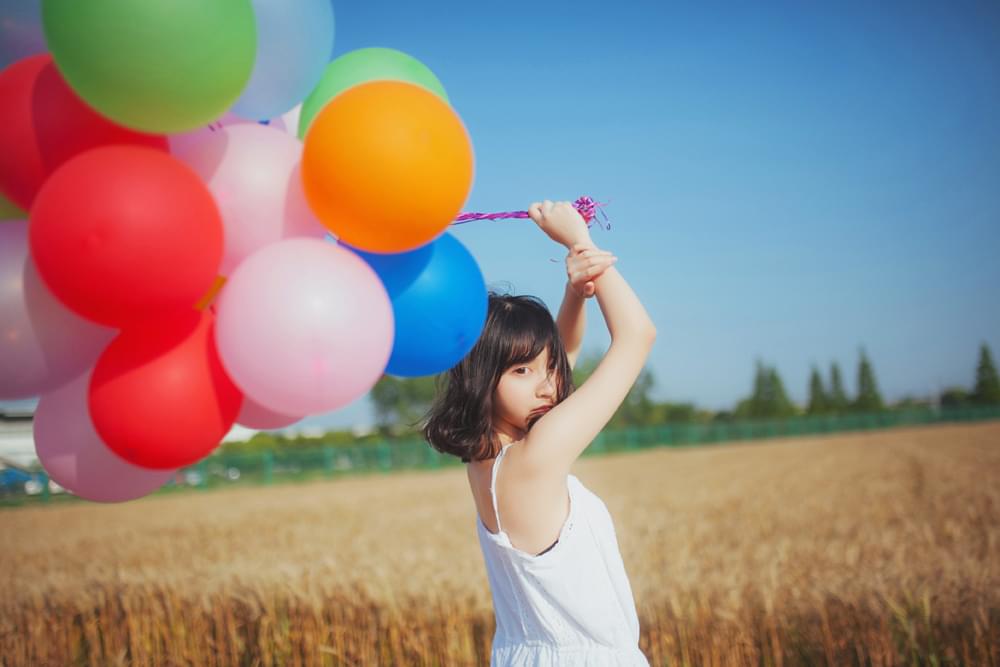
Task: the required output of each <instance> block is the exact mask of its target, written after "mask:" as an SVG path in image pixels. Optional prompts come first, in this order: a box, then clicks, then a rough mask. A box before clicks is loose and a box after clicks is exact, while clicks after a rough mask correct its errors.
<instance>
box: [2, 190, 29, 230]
mask: <svg viewBox="0 0 1000 667" xmlns="http://www.w3.org/2000/svg"><path fill="white" fill-rule="evenodd" d="M27 219H28V213H27V212H26V211H22V210H21V209H20V208H18V207H17V204H15V203H14V202H12V201H11V200H9V199H7V198H6V197H4V196H3V193H0V223H2V222H4V221H6V220H27Z"/></svg>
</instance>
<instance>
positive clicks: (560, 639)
mask: <svg viewBox="0 0 1000 667" xmlns="http://www.w3.org/2000/svg"><path fill="white" fill-rule="evenodd" d="M512 444H516V443H509V444H507V445H505V446H504V447H503V449H502V450H501V451H500V454H499V455H497V457H496V459H495V460H494V461H493V470H492V472H491V474H490V496H491V497H492V499H493V513H494V515H496V521H497V531H498V532H496V533H491V532H490V531H489V530H488V529H487V528H486V526H485V525H484V524H483V522H482V520H481V519H479V517H478V514H477V517H476V525H477V528H478V532H479V545H480V546H481V547H482V550H483V558H484V560H485V562H486V574H487V577H488V578H489V582H490V591H491V593H492V596H493V609H494V612H495V615H496V634H494V636H493V650H492V653H491V656H490V665H491V666H493V667H507V666H517V667H528V666H531V667H542V666H543V665H544V666H550V665H552V666H556V665H574V666H575V667H581V666H583V667H585V666H594V667H597V666H600V667H615V666H616V665H620V666H622V667H624V666H629V667H634V666H636V665H644V666H647V667H648V665H649V662H648V661H647V660H646V656H645V655H643V653H642V651H640V650H639V618H638V615H637V614H636V609H635V600H634V599H633V597H632V587H631V586H630V585H629V581H628V576H627V575H626V573H625V565H624V564H623V563H622V558H621V553H620V552H619V550H618V538H617V536H616V534H615V528H614V524H613V522H612V520H611V515H610V514H609V513H608V508H607V506H606V505H605V504H604V502H603V501H602V500H601V499H600V498H598V497H597V495H595V494H594V493H593V492H592V491H590V490H589V489H587V488H586V487H585V486H584V485H583V484H582V483H581V482H580V480H579V479H577V478H576V476H574V475H568V476H567V486H568V488H569V498H570V510H569V516H568V517H567V518H566V521H565V523H564V524H563V527H562V529H561V530H560V532H559V539H558V541H557V542H556V543H555V544H554V545H553V546H552V547H550V548H549V550H547V551H545V552H543V553H542V554H540V555H537V556H535V555H532V554H529V553H526V552H524V551H521V550H520V549H518V548H516V547H515V546H514V545H513V544H511V541H510V538H509V537H508V536H507V533H505V532H504V531H503V527H502V526H501V525H500V515H499V512H497V500H496V474H497V469H498V468H499V464H500V461H501V460H502V459H503V456H504V454H505V453H506V452H507V448H508V447H510V446H511V445H512Z"/></svg>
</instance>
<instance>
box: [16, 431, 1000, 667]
mask: <svg viewBox="0 0 1000 667" xmlns="http://www.w3.org/2000/svg"><path fill="white" fill-rule="evenodd" d="M574 472H575V473H576V474H577V476H578V477H580V479H581V480H582V481H583V483H584V484H585V485H587V486H588V487H590V488H591V489H592V490H594V491H595V492H596V493H597V494H598V495H599V496H601V497H602V498H603V499H604V501H605V502H606V503H607V505H608V507H609V509H610V511H611V514H612V516H613V517H614V519H615V524H616V528H617V531H618V536H619V541H620V546H621V550H622V555H623V558H624V560H625V565H626V568H627V570H628V572H629V576H630V578H631V581H632V585H633V590H634V592H635V597H636V602H637V605H638V608H639V616H640V624H641V627H642V639H641V648H642V649H643V651H644V652H645V653H646V655H647V656H648V657H649V658H650V662H651V663H652V664H654V665H655V664H671V665H673V664H690V665H703V664H704V665H708V664H754V665H759V664H775V665H782V664H784V665H790V664H830V665H840V664H872V665H890V664H988V665H997V664H1000V639H998V637H1000V423H996V422H993V423H985V424H975V425H962V426H932V427H924V428H920V429H900V430H894V431H881V432H879V431H874V432H867V433H863V434H851V435H841V436H833V437H816V438H806V439H799V440H776V441H771V442H759V441H758V442H754V443H752V444H751V443H746V444H739V443H736V444H729V445H715V446H710V447H701V448H686V449H657V450H647V451H643V452H638V453H633V454H626V455H615V456H606V457H599V458H593V459H586V460H583V461H580V462H578V464H577V466H576V469H575V471H574ZM474 511H475V510H474V506H473V504H472V499H471V496H470V494H469V491H468V488H467V483H466V479H465V474H464V471H463V470H462V469H460V468H454V469H447V470H443V471H437V472H425V473H405V474H394V475H388V476H383V477H368V478H355V479H345V480H340V481H336V482H315V483H308V484H302V485H291V486H277V487H271V488H246V489H238V488H237V489H227V490H220V491H211V492H204V493H190V494H185V495H176V496H166V497H157V498H147V499H143V500H140V501H136V502H132V503H127V504H124V505H113V506H104V505H96V504H79V505H76V504H74V505H72V506H61V507H35V508H28V509H11V510H5V511H2V512H0V522H2V523H0V525H2V533H3V535H4V542H5V544H4V546H3V548H2V550H0V591H2V595H0V664H3V665H8V666H11V667H13V666H14V665H50V664H51V665H71V664H81V665H115V664H134V665H159V664H163V665H233V664H239V665H313V664H317V665H320V664H326V665H369V664H429V665H430V664H448V665H451V664H457V665H465V664H487V663H488V660H489V647H490V640H491V638H492V633H493V616H492V608H491V605H490V598H489V588H488V583H487V580H486V575H485V570H484V567H483V562H482V556H481V554H480V553H479V546H478V542H477V540H476V534H475V514H474Z"/></svg>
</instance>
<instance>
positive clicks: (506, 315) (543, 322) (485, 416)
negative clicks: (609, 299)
mask: <svg viewBox="0 0 1000 667" xmlns="http://www.w3.org/2000/svg"><path fill="white" fill-rule="evenodd" d="M545 349H548V351H549V370H551V371H554V373H555V377H556V395H555V397H554V402H555V403H557V404H558V403H561V402H562V401H564V400H565V399H566V397H567V396H569V395H570V394H571V393H572V392H573V373H572V370H571V369H570V367H569V360H568V359H567V358H566V350H565V348H564V347H563V343H562V339H561V338H560V336H559V328H558V327H557V326H556V323H555V320H553V319H552V314H551V313H550V312H549V309H548V308H546V306H545V304H544V303H543V302H542V300H541V299H539V298H538V297H534V296H529V295H522V296H511V295H504V294H498V293H496V292H493V291H491V292H490V293H489V306H488V308H487V313H486V324H485V325H484V326H483V331H482V333H481V334H480V336H479V340H477V341H476V344H475V345H474V346H473V347H472V350H470V351H469V354H467V355H466V356H465V358H464V359H462V360H461V361H460V362H458V363H457V364H456V365H455V366H454V367H452V368H451V369H450V370H449V371H447V372H446V373H443V374H442V375H441V376H439V378H438V380H439V385H438V391H437V395H436V397H435V399H434V404H433V405H432V406H431V409H430V411H429V412H428V413H427V417H426V422H425V425H424V427H423V436H424V438H425V439H426V440H427V442H428V443H430V445H431V447H433V448H434V449H436V450H438V451H439V452H443V453H445V454H451V455H453V456H458V457H461V459H462V462H463V463H468V462H469V461H470V460H475V461H482V460H486V459H491V458H493V457H494V456H496V455H497V453H498V451H499V449H500V442H499V439H498V438H497V436H496V433H495V432H494V430H493V392H494V390H495V389H496V387H497V384H498V383H499V382H500V378H501V376H502V375H503V373H504V371H506V370H507V369H509V368H510V367H511V366H513V365H515V364H523V363H527V362H529V361H531V360H532V359H534V358H535V357H537V356H538V355H540V354H541V353H542V350H545ZM442 381H443V384H444V386H442V384H441V383H442ZM540 418H541V415H539V416H537V417H535V418H534V419H533V420H532V421H531V422H529V424H528V429H529V430H530V428H531V426H533V425H534V422H535V421H537V420H538V419H540Z"/></svg>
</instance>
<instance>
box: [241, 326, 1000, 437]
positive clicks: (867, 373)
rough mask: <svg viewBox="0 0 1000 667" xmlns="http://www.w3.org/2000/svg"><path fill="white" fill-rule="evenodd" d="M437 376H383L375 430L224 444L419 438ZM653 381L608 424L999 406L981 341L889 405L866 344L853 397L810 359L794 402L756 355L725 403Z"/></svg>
mask: <svg viewBox="0 0 1000 667" xmlns="http://www.w3.org/2000/svg"><path fill="white" fill-rule="evenodd" d="M601 358H602V355H600V354H597V353H591V354H588V355H585V356H583V357H581V358H580V359H579V360H578V362H577V364H576V367H575V368H574V369H573V382H574V384H575V385H576V386H580V385H581V384H582V383H583V382H584V381H585V380H586V379H587V378H588V377H589V376H590V374H591V373H592V372H593V371H594V369H595V368H596V367H597V364H598V363H600V361H601ZM442 382H444V376H443V374H442V375H429V376H425V377H417V378H401V377H395V376H391V375H385V376H383V377H382V378H381V379H380V380H379V381H378V382H377V383H376V384H375V386H374V387H373V388H372V391H371V394H370V396H371V400H372V403H373V405H374V407H375V429H374V430H373V431H372V432H370V433H366V434H361V435H359V434H356V433H353V432H351V431H349V430H344V431H330V432H328V433H326V434H325V435H323V436H319V437H315V438H310V437H307V436H295V437H288V436H284V435H282V434H280V433H267V432H261V433H257V434H255V435H254V436H253V438H251V439H250V441H248V442H245V443H227V444H226V445H225V447H224V449H225V451H245V450H258V449H267V448H276V447H277V448H280V447H283V446H299V445H303V444H310V443H312V444H317V443H319V442H322V443H323V444H327V445H333V446H338V445H341V446H348V445H355V444H358V443H359V442H362V443H363V442H366V441H372V440H377V441H385V440H395V439H403V438H405V439H411V438H414V437H419V428H420V425H421V420H422V419H423V417H424V415H425V414H426V412H427V410H428V409H429V408H430V405H431V403H432V401H433V400H434V396H435V394H436V392H437V391H438V389H439V385H440V384H441V383H442ZM655 386H656V380H655V377H654V374H653V372H652V371H651V370H650V369H649V368H645V369H643V371H642V372H641V373H640V374H639V377H638V378H637V379H636V382H635V384H634V385H633V386H632V389H631V391H629V393H628V395H627V396H626V397H625V400H624V401H623V402H622V404H621V406H620V407H619V408H618V410H617V411H616V412H615V414H614V416H613V417H612V419H611V421H610V423H609V426H610V427H611V428H624V427H640V426H650V425H655V424H668V423H693V422H701V423H706V422H717V421H735V420H743V419H781V418H788V417H794V416H799V415H845V414H851V413H871V412H881V411H884V410H905V409H910V408H918V407H933V406H934V405H935V404H936V405H939V406H941V407H944V408H954V407H965V406H974V405H977V406H1000V378H998V375H997V370H996V366H995V364H994V362H993V356H992V354H991V352H990V349H989V346H988V345H987V344H986V343H983V344H982V345H981V346H980V348H979V361H978V363H977V365H976V372H975V377H974V378H973V382H972V385H971V386H970V387H968V388H967V387H959V386H955V387H947V388H945V389H944V390H942V391H941V392H940V393H939V394H938V395H937V396H931V397H913V396H906V397H904V398H902V399H900V400H898V401H895V402H893V403H891V404H887V403H886V401H885V400H884V399H883V398H882V395H881V392H880V391H879V388H878V382H877V380H876V378H875V369H874V367H873V366H872V363H871V361H870V360H869V359H868V356H867V354H866V353H865V351H864V349H863V348H862V349H861V350H860V354H859V359H858V365H857V371H856V375H855V386H856V387H857V389H856V391H855V393H854V395H853V396H850V395H848V392H847V390H846V389H845V388H844V381H843V378H842V375H841V372H840V367H839V365H838V364H837V363H836V362H833V363H831V364H830V367H829V373H828V376H827V377H826V378H824V377H823V375H822V374H821V372H820V369H819V368H817V367H816V366H815V365H814V366H813V367H812V369H811V371H810V375H809V395H808V400H807V402H806V404H805V405H803V406H799V405H797V404H796V403H795V402H794V401H792V400H791V399H790V398H789V396H788V393H787V392H786V391H785V385H784V383H783V382H782V379H781V377H780V376H779V374H778V371H777V369H776V368H775V367H774V366H769V365H767V364H765V363H764V362H763V361H762V360H760V359H758V360H757V361H756V362H755V369H754V375H753V382H752V386H751V390H750V394H749V395H748V396H746V397H745V398H743V399H741V400H739V401H738V402H737V403H736V405H735V406H734V407H733V408H732V409H731V410H718V411H712V410H705V409H700V408H698V407H697V406H696V405H694V404H693V403H671V402H658V401H655V400H654V399H653V398H652V393H653V389H654V388H655Z"/></svg>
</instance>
